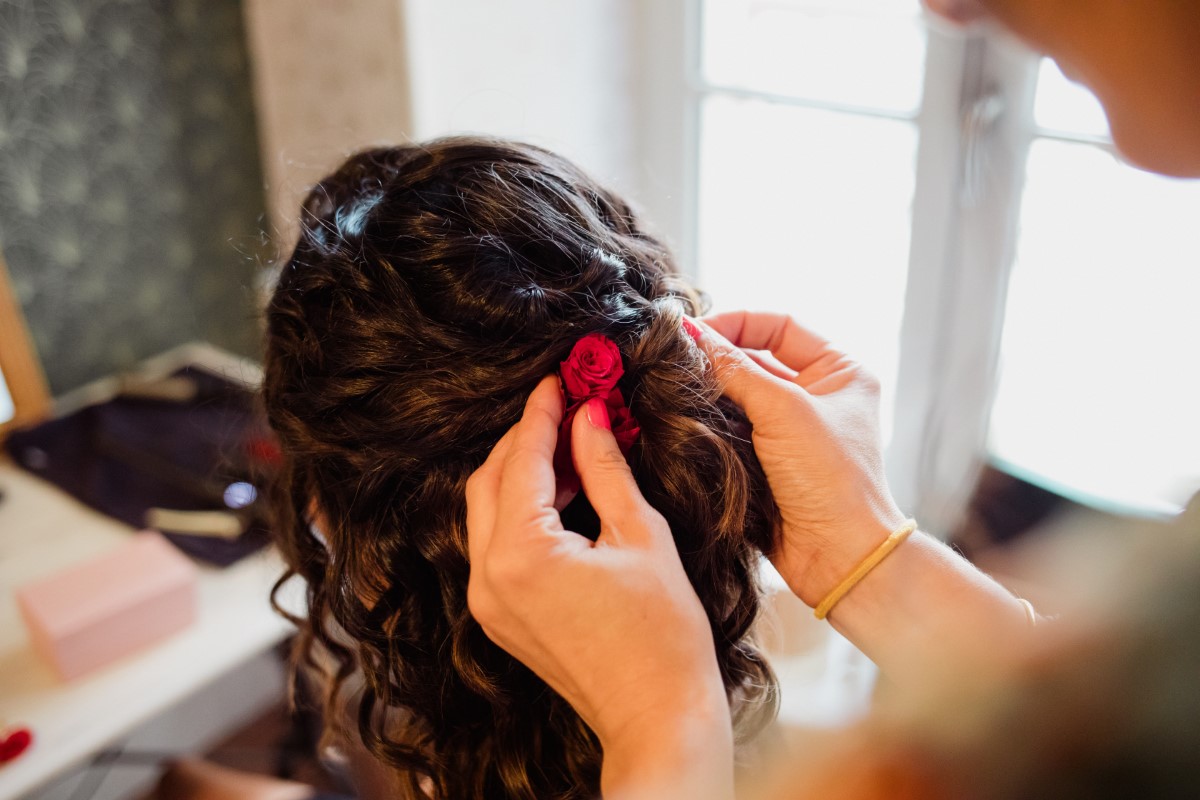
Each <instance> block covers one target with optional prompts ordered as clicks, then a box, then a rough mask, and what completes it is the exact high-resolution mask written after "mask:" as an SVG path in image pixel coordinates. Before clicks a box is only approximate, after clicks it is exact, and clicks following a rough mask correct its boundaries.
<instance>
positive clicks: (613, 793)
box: [601, 679, 733, 800]
mask: <svg viewBox="0 0 1200 800" xmlns="http://www.w3.org/2000/svg"><path fill="white" fill-rule="evenodd" d="M716 689H717V691H716V692H713V691H711V689H705V690H704V691H701V692H698V693H693V694H692V696H691V697H690V699H688V700H687V701H686V702H684V703H682V704H681V703H671V704H667V705H656V706H655V707H653V708H648V709H647V713H645V714H643V715H641V716H640V717H639V718H638V719H636V720H633V721H631V722H630V723H628V724H626V725H624V726H622V727H621V728H620V729H618V730H617V731H615V732H613V733H610V734H609V735H607V736H605V737H601V746H602V747H603V750H604V764H603V768H602V773H601V789H602V792H603V796H604V797H606V798H618V799H619V800H641V798H643V797H644V798H656V799H657V798H674V797H680V798H684V797H686V798H704V799H705V800H708V799H709V798H711V799H712V800H727V799H728V798H732V797H733V725H732V721H731V717H730V712H729V703H728V701H727V700H726V698H725V693H724V689H723V688H722V687H721V684H720V681H719V679H718V680H717V686H716Z"/></svg>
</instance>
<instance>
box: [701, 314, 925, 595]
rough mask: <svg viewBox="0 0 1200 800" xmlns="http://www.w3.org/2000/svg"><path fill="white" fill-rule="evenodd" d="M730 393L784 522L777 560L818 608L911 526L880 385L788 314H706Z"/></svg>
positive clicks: (712, 350) (705, 340) (708, 344)
mask: <svg viewBox="0 0 1200 800" xmlns="http://www.w3.org/2000/svg"><path fill="white" fill-rule="evenodd" d="M701 322H702V323H703V324H704V325H705V327H706V328H707V329H706V330H705V331H704V335H703V336H701V338H700V345H701V346H702V347H703V348H704V349H705V352H707V354H708V356H709V358H710V359H711V360H712V362H713V365H714V367H715V369H716V371H717V375H718V378H719V379H720V380H721V382H722V385H723V389H724V392H725V394H726V395H727V396H728V397H729V398H730V399H731V400H733V401H734V402H735V403H737V404H738V405H740V406H741V407H742V409H743V410H745V412H746V415H747V416H748V417H749V418H750V422H751V424H752V425H753V426H754V433H753V441H754V451H755V453H756V454H757V455H758V459H759V461H760V462H761V463H762V466H763V471H764V472H765V473H766V475H767V480H768V482H769V483H770V485H771V491H772V493H773V494H774V496H775V502H776V503H777V504H778V505H779V510H780V513H781V516H782V521H783V529H782V531H781V532H780V536H779V540H778V543H777V546H776V550H775V552H773V553H772V554H771V561H772V562H773V563H774V564H775V567H776V569H778V570H779V572H780V574H781V575H782V576H783V578H784V580H786V581H787V583H788V586H789V587H791V589H792V591H793V592H794V593H795V594H796V595H797V596H799V597H800V599H802V600H804V602H806V603H808V604H809V605H810V606H815V605H816V604H817V603H819V602H820V601H821V599H822V598H823V597H824V596H825V595H826V594H827V593H828V592H829V591H830V590H831V589H833V588H834V587H835V586H836V585H837V584H838V583H839V582H840V581H841V580H842V579H843V578H844V577H845V576H846V575H849V574H850V572H851V571H852V570H853V569H854V567H855V566H856V565H857V564H858V563H859V562H861V561H862V559H863V558H865V557H866V556H867V555H869V554H870V553H871V552H872V551H873V550H874V549H875V547H876V546H878V545H879V543H880V542H882V541H883V540H884V539H885V538H887V536H888V534H890V533H891V532H892V531H894V530H895V529H897V528H899V527H900V526H901V525H902V524H903V523H904V519H905V517H904V515H903V514H901V513H900V510H899V508H897V506H896V503H895V501H894V500H893V499H892V495H891V492H890V491H889V490H888V486H887V479H886V478H885V476H884V468H883V456H882V444H881V440H880V434H879V382H878V381H877V380H876V379H875V378H874V376H872V375H871V374H870V373H868V372H867V371H866V370H865V369H864V368H863V367H862V365H861V364H858V363H857V362H855V361H853V360H851V359H850V358H849V357H847V356H846V355H845V354H843V353H840V352H838V351H837V350H835V349H834V348H832V347H831V346H830V345H829V342H827V341H825V340H824V339H822V338H821V337H819V336H817V335H815V334H813V333H812V332H810V331H808V330H805V329H804V328H802V327H801V326H800V325H799V324H798V323H797V322H796V321H795V320H793V319H791V318H790V317H787V316H784V315H782V314H753V313H749V312H745V311H739V312H735V313H729V314H719V315H716V316H712V317H708V318H706V319H704V320H702V321H701Z"/></svg>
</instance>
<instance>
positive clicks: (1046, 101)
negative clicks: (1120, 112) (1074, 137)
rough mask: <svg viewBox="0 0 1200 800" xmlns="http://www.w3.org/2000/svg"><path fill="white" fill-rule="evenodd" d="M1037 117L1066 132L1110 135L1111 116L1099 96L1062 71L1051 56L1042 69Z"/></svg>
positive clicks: (1043, 62)
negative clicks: (1109, 118)
mask: <svg viewBox="0 0 1200 800" xmlns="http://www.w3.org/2000/svg"><path fill="white" fill-rule="evenodd" d="M1034 118H1035V119H1036V120H1037V124H1038V126H1040V127H1042V128H1048V129H1050V130H1053V131H1060V132H1062V133H1077V134H1083V135H1084V136H1101V137H1104V138H1106V139H1107V138H1108V137H1109V132H1108V119H1107V118H1106V117H1105V116H1104V108H1103V107H1102V106H1101V105H1100V101H1099V100H1097V99H1096V96H1095V95H1094V94H1092V93H1091V92H1090V91H1088V90H1087V89H1085V88H1083V87H1082V86H1080V85H1079V84H1077V83H1074V82H1073V81H1071V80H1069V79H1068V78H1067V77H1066V76H1065V75H1063V74H1062V70H1060V69H1059V68H1058V65H1057V64H1055V63H1054V62H1053V61H1051V60H1050V59H1048V58H1043V59H1042V64H1041V67H1040V68H1039V70H1038V86H1037V100H1036V102H1035V104H1034Z"/></svg>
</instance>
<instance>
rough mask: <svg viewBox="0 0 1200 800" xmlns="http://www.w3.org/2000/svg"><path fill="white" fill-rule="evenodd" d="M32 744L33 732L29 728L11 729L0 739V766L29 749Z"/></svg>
mask: <svg viewBox="0 0 1200 800" xmlns="http://www.w3.org/2000/svg"><path fill="white" fill-rule="evenodd" d="M31 744H33V731H31V730H29V728H13V729H12V730H10V731H7V732H5V733H4V734H3V736H2V737H0V764H7V763H8V762H10V761H12V760H13V759H15V758H16V757H17V756H19V755H21V754H22V753H24V752H25V751H26V750H28V749H29V745H31Z"/></svg>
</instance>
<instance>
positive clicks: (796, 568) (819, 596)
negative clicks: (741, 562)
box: [772, 510, 906, 608]
mask: <svg viewBox="0 0 1200 800" xmlns="http://www.w3.org/2000/svg"><path fill="white" fill-rule="evenodd" d="M905 523H906V519H905V517H904V515H902V514H901V513H900V512H899V511H898V510H893V511H892V512H889V513H880V514H871V515H865V516H863V517H861V518H860V519H858V520H856V521H853V522H846V523H843V524H840V525H839V526H838V527H837V528H836V529H834V530H832V531H828V532H824V533H823V534H821V535H810V534H805V540H806V541H805V544H806V545H807V547H804V548H800V547H795V546H793V543H792V542H787V543H786V546H785V547H784V548H781V549H782V551H783V552H781V553H780V555H779V556H778V557H775V558H773V559H772V560H773V561H774V562H775V566H776V569H778V570H779V573H780V575H781V576H782V577H783V579H784V581H786V582H787V585H788V587H789V588H790V589H791V590H792V593H793V594H795V595H796V596H797V597H799V598H800V599H801V600H802V601H804V603H805V604H806V605H808V606H810V607H813V608H816V606H817V605H818V604H819V603H820V602H821V601H822V600H823V599H825V597H826V596H827V595H828V594H829V593H830V592H832V591H833V590H834V589H835V588H836V587H837V586H838V585H839V584H840V583H841V582H842V581H843V580H845V579H846V577H847V576H849V575H850V574H851V573H852V572H854V570H855V569H856V568H857V567H858V566H859V565H860V564H862V563H863V561H864V560H865V559H866V558H868V557H869V556H870V555H871V554H872V553H873V552H874V551H875V550H876V549H877V548H878V547H879V546H880V544H882V543H883V542H884V541H885V540H886V539H887V538H888V537H889V536H891V535H892V533H894V532H895V531H896V530H898V529H900V528H901V527H903V526H904V525H905Z"/></svg>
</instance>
